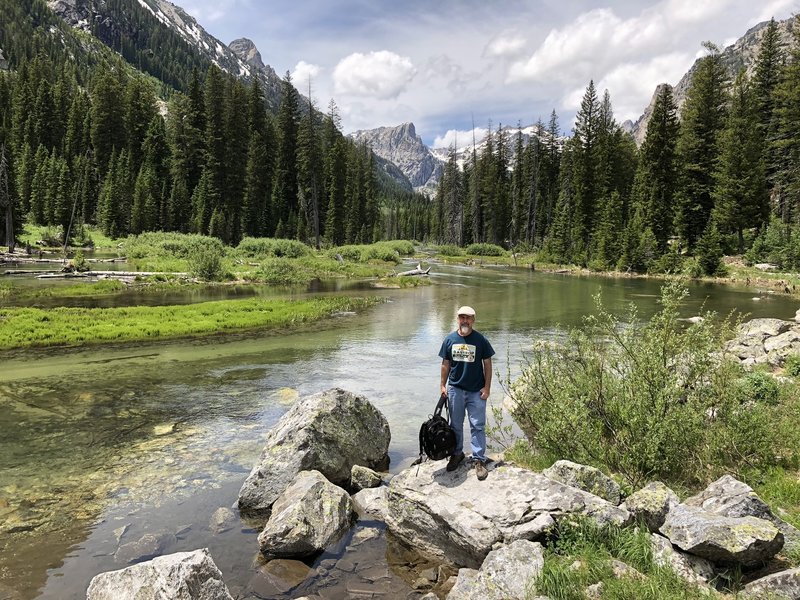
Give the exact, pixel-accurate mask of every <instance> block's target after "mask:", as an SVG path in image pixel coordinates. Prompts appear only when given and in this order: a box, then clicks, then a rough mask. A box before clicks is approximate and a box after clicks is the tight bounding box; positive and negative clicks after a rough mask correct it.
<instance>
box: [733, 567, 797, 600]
mask: <svg viewBox="0 0 800 600" xmlns="http://www.w3.org/2000/svg"><path fill="white" fill-rule="evenodd" d="M739 597H741V598H753V600H759V599H761V598H789V599H790V600H800V568H797V569H789V570H788V571H781V572H779V573H773V574H772V575H767V576H766V577H762V578H761V579H756V580H755V581H751V582H750V583H748V584H747V585H746V586H744V590H743V591H742V592H741V593H740V594H739Z"/></svg>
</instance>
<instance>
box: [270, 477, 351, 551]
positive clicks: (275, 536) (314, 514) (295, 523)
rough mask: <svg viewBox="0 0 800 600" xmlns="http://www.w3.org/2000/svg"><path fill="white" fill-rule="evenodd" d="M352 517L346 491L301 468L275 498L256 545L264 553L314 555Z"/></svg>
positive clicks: (337, 535) (338, 534) (340, 530)
mask: <svg viewBox="0 0 800 600" xmlns="http://www.w3.org/2000/svg"><path fill="white" fill-rule="evenodd" d="M352 517H353V502H352V500H350V496H348V495H347V492H345V491H344V490H343V489H342V488H340V487H337V486H335V485H333V484H332V483H331V482H329V481H328V480H327V479H325V477H324V476H323V475H322V474H321V473H320V472H319V471H303V472H302V473H299V474H298V475H297V477H296V478H295V480H294V481H293V482H292V484H291V485H290V486H289V487H288V488H286V491H285V492H284V493H283V494H282V495H281V496H280V497H279V498H278V499H277V500H276V501H275V504H274V506H273V510H272V515H271V516H270V518H269V520H268V521H267V524H266V525H265V526H264V530H263V531H262V532H261V533H260V534H259V536H258V544H259V546H260V547H261V552H263V553H264V554H265V555H268V556H308V555H312V554H316V553H317V552H319V551H321V550H324V549H325V548H326V547H327V546H328V545H329V544H331V543H332V542H334V541H336V540H337V539H338V538H339V537H340V536H341V535H342V533H344V532H345V531H346V530H347V529H348V528H349V527H350V524H351V523H352Z"/></svg>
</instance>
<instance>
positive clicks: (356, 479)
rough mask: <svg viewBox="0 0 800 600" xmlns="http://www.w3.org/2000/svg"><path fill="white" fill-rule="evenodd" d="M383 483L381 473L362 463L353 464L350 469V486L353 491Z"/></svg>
mask: <svg viewBox="0 0 800 600" xmlns="http://www.w3.org/2000/svg"><path fill="white" fill-rule="evenodd" d="M381 483H383V478H381V476H380V474H379V473H376V472H375V471H373V470H372V469H368V468H367V467H363V466H361V465H353V468H352V469H350V487H351V489H352V490H353V491H356V492H360V491H361V490H366V489H369V488H376V487H378V486H379V485H380V484H381Z"/></svg>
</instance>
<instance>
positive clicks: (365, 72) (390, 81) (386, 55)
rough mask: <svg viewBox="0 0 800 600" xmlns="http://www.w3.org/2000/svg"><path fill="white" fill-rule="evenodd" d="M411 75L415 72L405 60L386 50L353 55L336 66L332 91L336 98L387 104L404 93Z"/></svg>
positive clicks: (408, 61) (407, 59) (411, 77)
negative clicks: (364, 99) (375, 101)
mask: <svg viewBox="0 0 800 600" xmlns="http://www.w3.org/2000/svg"><path fill="white" fill-rule="evenodd" d="M414 75H416V69H415V68H414V65H413V64H412V62H411V59H409V58H408V57H404V56H400V55H398V54H395V53H394V52H389V51H387V50H381V51H379V52H370V53H369V54H362V53H360V52H355V53H353V54H351V55H349V56H347V57H345V58H343V59H342V60H340V61H339V64H337V65H336V68H335V69H334V71H333V80H334V90H335V92H336V93H337V94H344V95H350V96H365V97H373V98H377V99H380V100H390V99H393V98H397V96H399V95H400V94H401V93H402V92H403V91H404V90H405V89H406V87H407V85H408V84H409V82H411V80H412V79H413V78H414Z"/></svg>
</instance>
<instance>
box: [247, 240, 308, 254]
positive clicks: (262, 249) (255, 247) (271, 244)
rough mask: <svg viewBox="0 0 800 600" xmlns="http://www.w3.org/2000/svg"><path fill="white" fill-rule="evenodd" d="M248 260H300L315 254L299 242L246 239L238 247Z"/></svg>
mask: <svg viewBox="0 0 800 600" xmlns="http://www.w3.org/2000/svg"><path fill="white" fill-rule="evenodd" d="M236 250H237V252H238V253H240V254H241V255H242V256H246V257H247V258H258V259H261V258H267V257H286V258H300V257H301V256H309V255H311V254H313V251H312V250H311V248H309V247H308V246H307V245H305V244H304V243H303V242H300V241H298V240H286V239H273V238H249V237H246V238H244V239H243V240H242V241H241V242H240V243H239V245H238V246H237V247H236Z"/></svg>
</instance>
